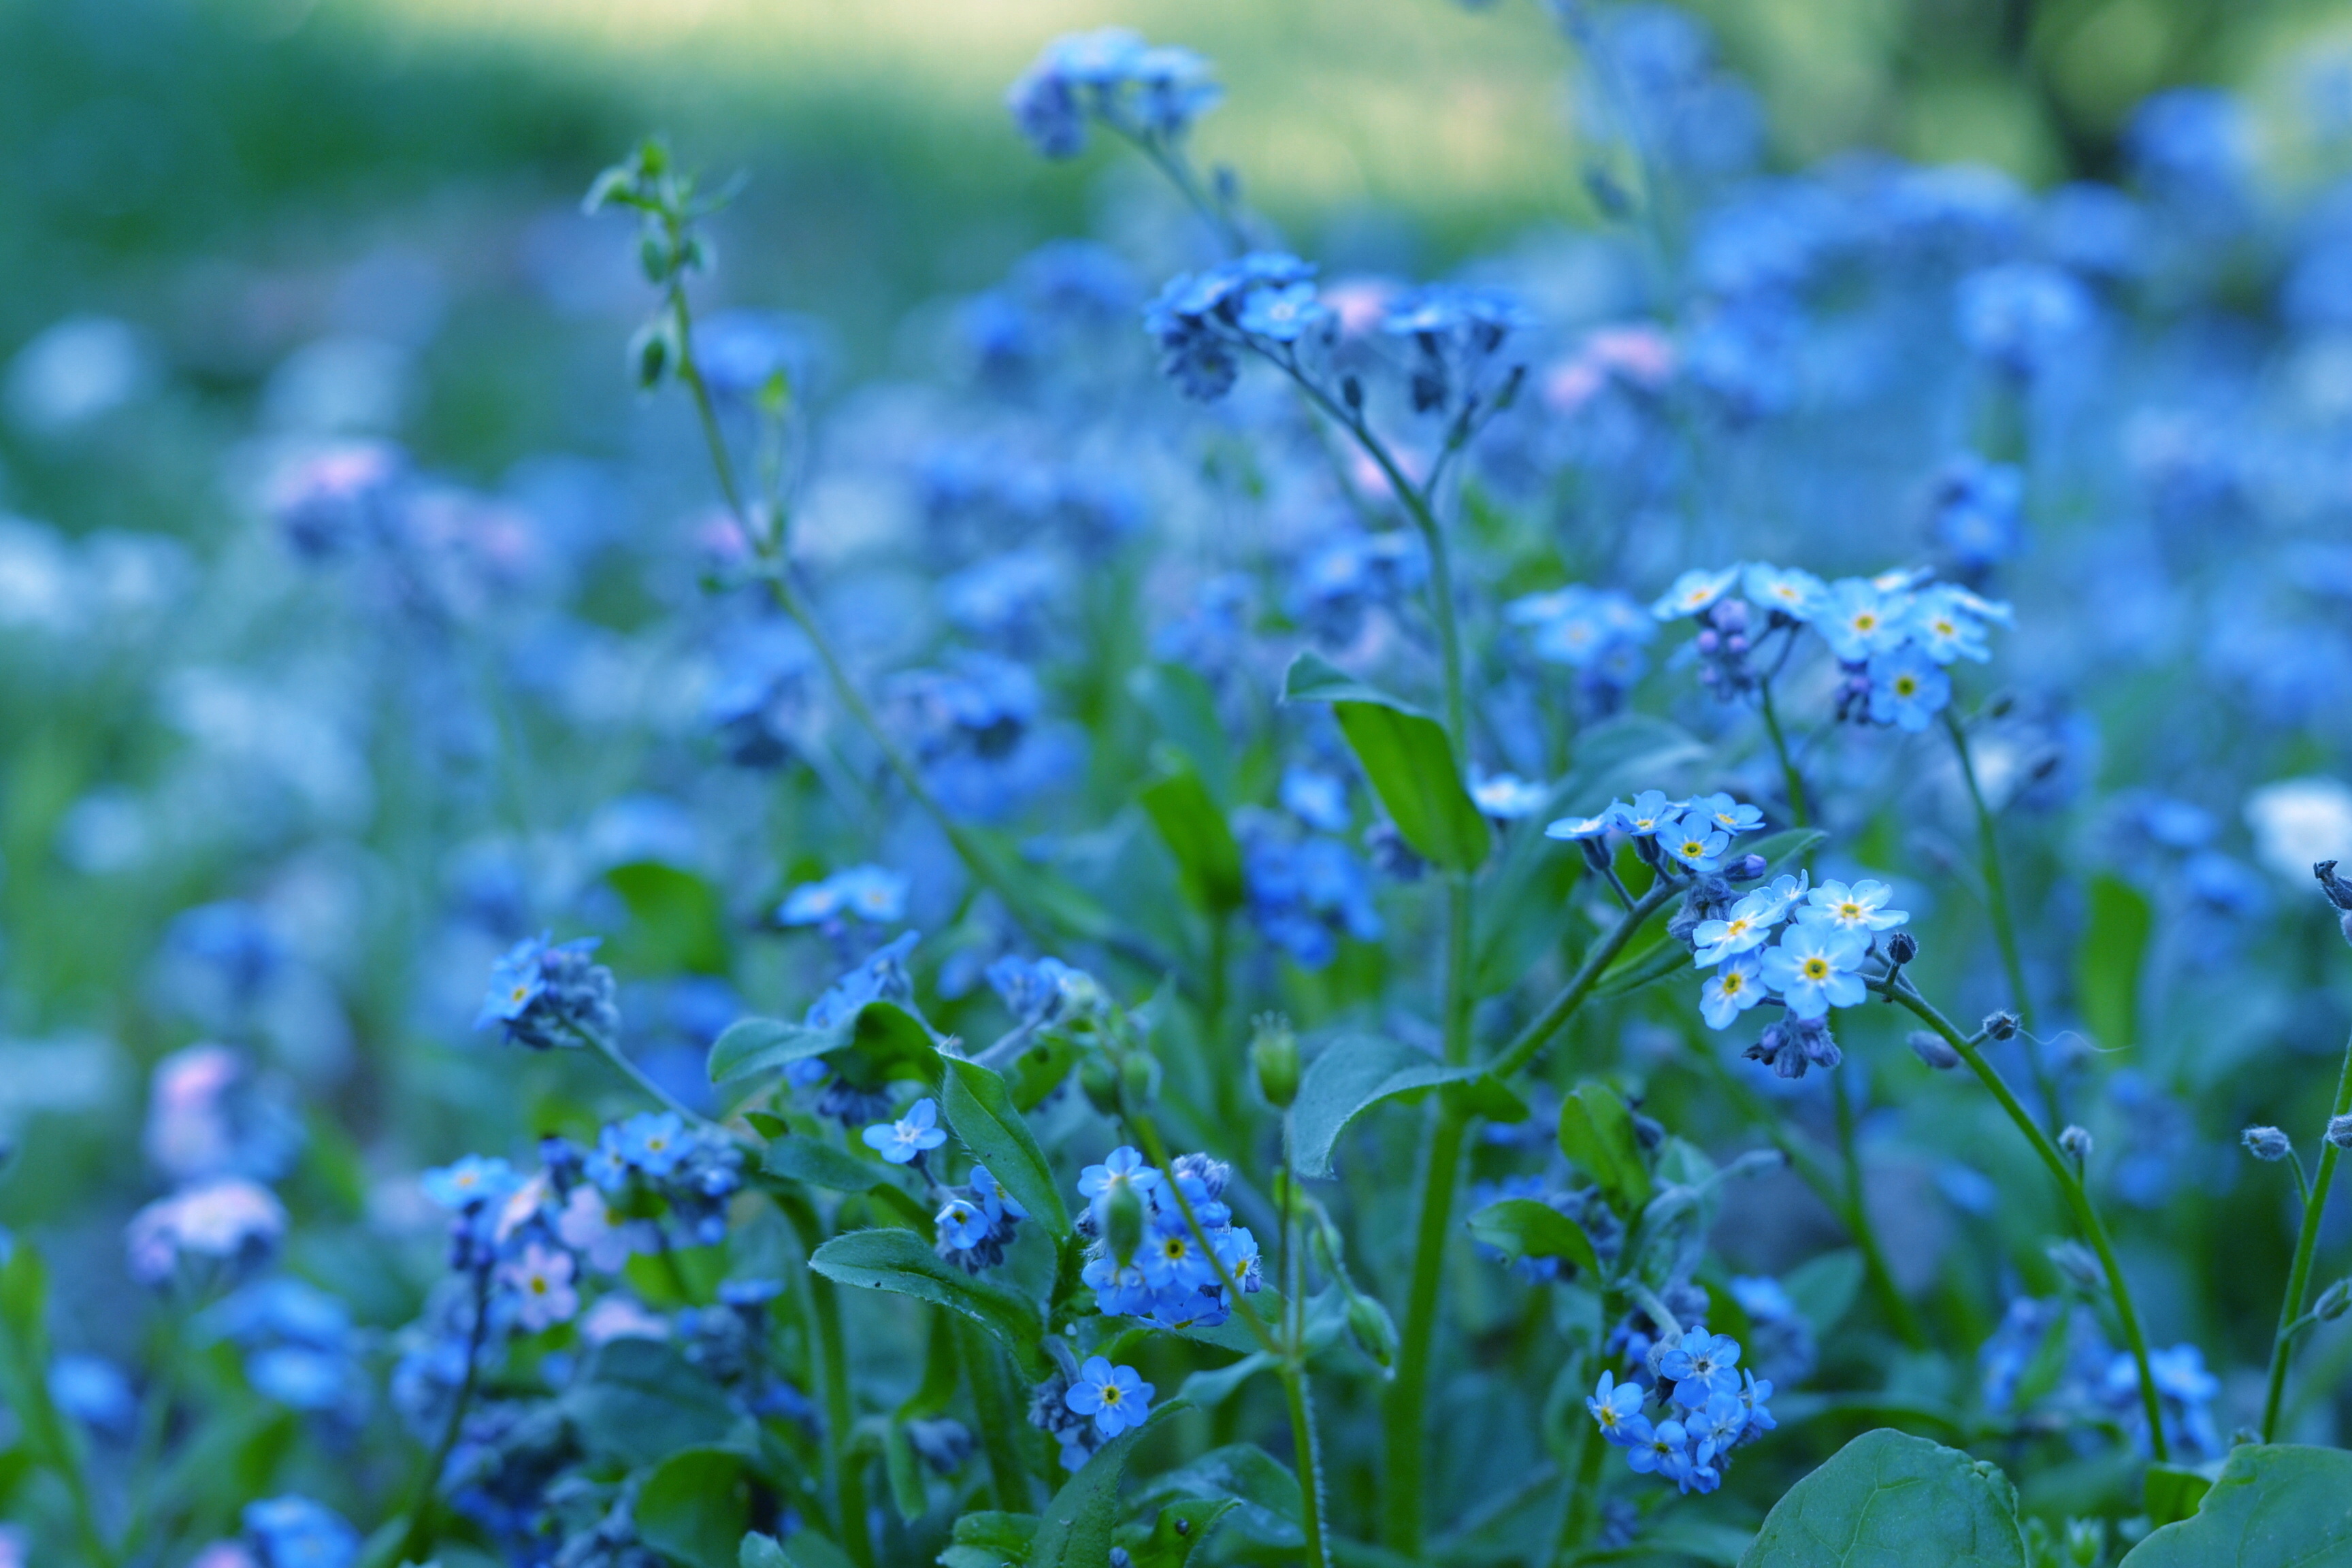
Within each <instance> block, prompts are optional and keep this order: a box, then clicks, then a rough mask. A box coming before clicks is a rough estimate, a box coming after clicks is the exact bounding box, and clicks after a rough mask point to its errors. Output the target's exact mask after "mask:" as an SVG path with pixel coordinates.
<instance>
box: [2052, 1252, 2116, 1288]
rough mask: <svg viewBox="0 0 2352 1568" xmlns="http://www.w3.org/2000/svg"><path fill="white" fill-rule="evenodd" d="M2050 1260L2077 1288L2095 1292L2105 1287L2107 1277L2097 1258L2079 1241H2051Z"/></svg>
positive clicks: (2068, 1281)
mask: <svg viewBox="0 0 2352 1568" xmlns="http://www.w3.org/2000/svg"><path fill="white" fill-rule="evenodd" d="M2049 1257H2050V1261H2051V1262H2052V1263H2053V1264H2055V1265H2056V1266H2057V1268H2058V1272H2059V1273H2061V1274H2063V1275H2064V1276H2065V1277H2066V1282H2067V1283H2068V1284H2070V1285H2072V1286H2074V1288H2075V1289H2077V1290H2081V1291H2084V1292H2085V1293H2088V1294H2096V1293H2097V1292H2099V1291H2101V1290H2104V1289H2106V1288H2107V1277H2106V1275H2105V1273H2103V1272H2101V1270H2100V1268H2099V1260H2098V1258H2097V1257H2096V1256H2095V1254H2094V1253H2093V1252H2092V1251H2091V1249H2090V1248H2089V1247H2084V1245H2083V1244H2082V1243H2081V1242H2079V1241H2053V1242H2052V1243H2051V1244H2050V1247H2049Z"/></svg>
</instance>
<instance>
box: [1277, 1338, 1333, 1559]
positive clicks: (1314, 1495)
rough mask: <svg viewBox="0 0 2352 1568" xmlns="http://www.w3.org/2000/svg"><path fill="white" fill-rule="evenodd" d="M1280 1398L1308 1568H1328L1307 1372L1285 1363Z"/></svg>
mask: <svg viewBox="0 0 2352 1568" xmlns="http://www.w3.org/2000/svg"><path fill="white" fill-rule="evenodd" d="M1282 1393H1283V1398H1284V1399H1285V1400H1286V1402H1287V1403H1288V1405H1289V1406H1290V1442H1291V1450H1292V1454H1293V1456H1294V1458H1295V1460H1296V1462H1297V1466H1298V1500H1299V1528H1300V1532H1301V1533H1302V1534H1304V1535H1305V1537H1306V1546H1307V1563H1309V1564H1310V1565H1311V1568H1331V1550H1330V1548H1329V1547H1328V1546H1327V1545H1326V1544H1325V1543H1324V1540H1323V1452H1322V1449H1321V1447H1319V1445H1318V1439H1317V1437H1316V1436H1315V1394H1314V1391H1313V1390H1312V1389H1310V1388H1309V1387H1307V1369H1306V1367H1304V1366H1302V1365H1297V1364H1293V1363H1288V1362H1286V1363H1283V1368H1282Z"/></svg>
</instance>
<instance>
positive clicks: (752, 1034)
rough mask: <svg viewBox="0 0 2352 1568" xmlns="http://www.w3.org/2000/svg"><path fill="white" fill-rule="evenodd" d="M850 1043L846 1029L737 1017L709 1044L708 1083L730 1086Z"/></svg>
mask: <svg viewBox="0 0 2352 1568" xmlns="http://www.w3.org/2000/svg"><path fill="white" fill-rule="evenodd" d="M848 1043H849V1030H848V1028H847V1026H840V1027H835V1028H831V1029H817V1028H812V1027H810V1026H808V1025H806V1024H787V1023H785V1022H784V1021H783V1020H782V1018H738V1019H736V1020H735V1022H733V1023H731V1024H730V1025H728V1026H727V1027H726V1028H725V1029H724V1030H723V1031H722V1032H721V1033H720V1034H719V1037H718V1038H717V1039H716V1040H713V1041H712V1042H711V1043H710V1060H709V1070H710V1081H711V1082H713V1083H733V1082H734V1081H736V1080H737V1079H746V1078H751V1077H752V1076H753V1075H755V1074H758V1073H763V1072H774V1071H775V1070H776V1069H777V1068H782V1067H785V1066H787V1065H789V1064H790V1063H793V1062H796V1061H799V1060H801V1059H802V1058H804V1057H821V1056H823V1055H824V1053H825V1052H827V1051H835V1050H839V1049H840V1048H841V1047H844V1046H845V1045H847V1044H848Z"/></svg>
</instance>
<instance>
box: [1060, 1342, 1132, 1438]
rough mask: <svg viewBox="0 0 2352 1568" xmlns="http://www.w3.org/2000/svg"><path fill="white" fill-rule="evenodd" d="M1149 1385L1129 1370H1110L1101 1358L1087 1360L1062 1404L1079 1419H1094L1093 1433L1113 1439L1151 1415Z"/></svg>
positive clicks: (1126, 1368) (1117, 1368)
mask: <svg viewBox="0 0 2352 1568" xmlns="http://www.w3.org/2000/svg"><path fill="white" fill-rule="evenodd" d="M1151 1392H1152V1390H1151V1384H1148V1383H1146V1382H1144V1381H1143V1380H1142V1379H1141V1378H1140V1377H1139V1376H1137V1375H1136V1372H1135V1369H1134V1368H1133V1367H1131V1366H1113V1365H1111V1363H1109V1362H1108V1361H1105V1360H1104V1359H1103V1358H1102V1357H1100V1356H1088V1357H1087V1364H1086V1365H1085V1366H1083V1367H1081V1368H1079V1370H1078V1380H1077V1381H1076V1383H1073V1384H1070V1388H1069V1392H1068V1393H1066V1394H1063V1395H1062V1398H1063V1401H1064V1403H1066V1404H1067V1405H1069V1407H1070V1408H1071V1409H1073V1410H1075V1411H1076V1412H1077V1413H1078V1414H1079V1415H1091V1416H1093V1417H1094V1418H1095V1430H1097V1432H1100V1433H1101V1434H1102V1435H1103V1436H1106V1437H1116V1436H1118V1435H1119V1434H1120V1433H1121V1432H1124V1431H1126V1430H1127V1429H1128V1428H1129V1427H1130V1426H1142V1425H1143V1423H1144V1422H1145V1421H1146V1420H1147V1419H1148V1418H1149V1417H1150V1415H1151Z"/></svg>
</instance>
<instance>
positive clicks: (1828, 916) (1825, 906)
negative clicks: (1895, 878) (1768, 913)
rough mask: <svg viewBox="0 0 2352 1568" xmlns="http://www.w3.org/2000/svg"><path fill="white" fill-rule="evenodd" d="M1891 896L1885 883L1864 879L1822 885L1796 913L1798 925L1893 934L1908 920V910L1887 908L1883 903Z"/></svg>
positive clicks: (1890, 890) (1813, 891) (1891, 891)
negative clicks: (1847, 884) (1850, 884)
mask: <svg viewBox="0 0 2352 1568" xmlns="http://www.w3.org/2000/svg"><path fill="white" fill-rule="evenodd" d="M1894 896H1895V889H1892V888H1890V887H1888V886H1887V885H1886V884H1885V883H1884V882H1874V881H1867V880H1865V881H1860V882H1856V883H1854V884H1853V886H1852V887H1848V886H1846V885H1845V884H1844V883H1843V882H1823V883H1822V885H1821V886H1820V887H1818V888H1815V889H1813V890H1812V893H1811V897H1810V899H1809V900H1808V901H1807V902H1806V904H1805V906H1804V907H1803V908H1802V909H1800V910H1798V911H1797V923H1798V924H1799V925H1809V926H1811V925H1819V926H1830V927H1832V928H1834V929H1836V930H1838V931H1893V930H1894V929H1895V927H1896V926H1899V925H1901V924H1903V923H1904V922H1905V921H1908V920H1909V919H1910V918H1911V916H1910V913H1909V911H1907V910H1890V909H1888V908H1887V907H1886V900H1889V899H1891V898H1893V897H1894Z"/></svg>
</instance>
